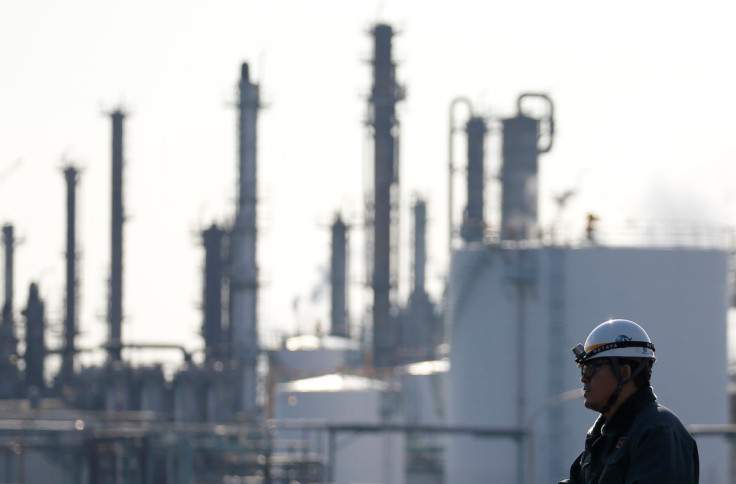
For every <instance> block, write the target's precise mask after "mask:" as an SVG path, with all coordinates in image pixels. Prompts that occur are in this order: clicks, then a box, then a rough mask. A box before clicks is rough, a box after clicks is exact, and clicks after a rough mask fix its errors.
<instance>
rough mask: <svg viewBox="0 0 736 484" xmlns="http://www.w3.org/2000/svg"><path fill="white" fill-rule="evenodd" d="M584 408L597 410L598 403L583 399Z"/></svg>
mask: <svg viewBox="0 0 736 484" xmlns="http://www.w3.org/2000/svg"><path fill="white" fill-rule="evenodd" d="M585 408H587V409H590V410H595V411H596V412H598V411H599V408H598V405H596V404H595V403H594V402H591V401H590V400H588V399H586V400H585Z"/></svg>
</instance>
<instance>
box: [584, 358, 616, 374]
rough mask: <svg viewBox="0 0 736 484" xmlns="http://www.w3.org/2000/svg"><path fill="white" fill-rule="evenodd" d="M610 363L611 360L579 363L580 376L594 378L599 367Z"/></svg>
mask: <svg viewBox="0 0 736 484" xmlns="http://www.w3.org/2000/svg"><path fill="white" fill-rule="evenodd" d="M610 364H611V362H610V361H608V360H593V361H591V362H589V363H581V364H579V365H578V368H580V376H581V377H583V378H593V375H595V372H596V370H598V367H600V366H606V365H610Z"/></svg>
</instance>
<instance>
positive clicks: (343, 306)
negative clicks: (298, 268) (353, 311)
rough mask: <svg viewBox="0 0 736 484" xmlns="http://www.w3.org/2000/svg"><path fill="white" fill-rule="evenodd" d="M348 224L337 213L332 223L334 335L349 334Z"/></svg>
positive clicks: (332, 313)
mask: <svg viewBox="0 0 736 484" xmlns="http://www.w3.org/2000/svg"><path fill="white" fill-rule="evenodd" d="M346 280H347V226H346V225H345V223H344V222H343V221H342V217H340V215H337V216H336V217H335V222H334V223H333V224H332V254H331V260H330V287H331V300H330V319H331V323H332V328H331V330H330V334H332V335H333V336H343V337H348V336H349V329H348V317H347V285H346Z"/></svg>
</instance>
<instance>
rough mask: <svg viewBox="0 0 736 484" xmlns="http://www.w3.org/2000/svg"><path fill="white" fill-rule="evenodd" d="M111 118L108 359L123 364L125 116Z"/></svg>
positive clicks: (114, 114)
mask: <svg viewBox="0 0 736 484" xmlns="http://www.w3.org/2000/svg"><path fill="white" fill-rule="evenodd" d="M110 117H111V118H112V227H111V228H112V230H111V236H110V242H111V259H110V261H111V264H110V302H109V304H110V306H109V308H108V311H109V312H108V323H109V325H110V326H109V330H110V333H109V337H108V341H107V345H108V349H107V351H108V359H109V361H111V362H115V361H120V359H121V347H122V334H121V333H122V325H123V221H124V219H125V216H124V213H123V160H124V158H123V120H124V119H125V114H124V113H123V112H122V111H121V110H119V109H118V110H115V111H114V112H112V113H111V114H110Z"/></svg>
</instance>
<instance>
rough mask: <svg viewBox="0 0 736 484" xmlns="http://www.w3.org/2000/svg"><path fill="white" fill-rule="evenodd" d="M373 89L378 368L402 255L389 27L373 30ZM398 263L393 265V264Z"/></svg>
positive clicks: (390, 342) (388, 343) (390, 332)
mask: <svg viewBox="0 0 736 484" xmlns="http://www.w3.org/2000/svg"><path fill="white" fill-rule="evenodd" d="M373 37H374V46H375V48H374V56H373V89H372V92H371V98H370V121H371V126H372V128H373V140H374V173H373V176H374V180H373V181H374V200H373V261H372V262H373V274H372V277H371V286H372V289H373V364H374V365H375V366H376V367H379V368H380V367H386V366H390V365H391V358H392V357H391V355H392V353H393V350H394V341H395V336H396V334H395V333H396V328H394V327H393V325H392V323H391V317H392V303H393V304H395V303H396V289H397V281H396V279H397V277H396V270H397V263H396V262H397V261H396V253H395V251H397V250H398V247H397V244H398V240H397V238H398V227H397V225H398V194H399V177H398V173H399V169H398V159H397V156H396V155H397V153H396V151H397V150H396V147H397V139H396V138H397V135H398V134H397V131H398V129H397V128H398V121H397V119H396V103H397V102H398V101H399V100H401V99H402V98H403V94H402V92H401V88H400V87H399V86H398V84H397V83H396V77H395V65H394V63H393V60H392V55H391V40H392V37H393V30H392V28H391V27H390V26H388V25H376V27H375V28H374V29H373ZM392 262H393V264H392Z"/></svg>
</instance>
